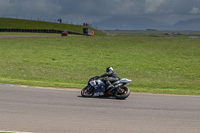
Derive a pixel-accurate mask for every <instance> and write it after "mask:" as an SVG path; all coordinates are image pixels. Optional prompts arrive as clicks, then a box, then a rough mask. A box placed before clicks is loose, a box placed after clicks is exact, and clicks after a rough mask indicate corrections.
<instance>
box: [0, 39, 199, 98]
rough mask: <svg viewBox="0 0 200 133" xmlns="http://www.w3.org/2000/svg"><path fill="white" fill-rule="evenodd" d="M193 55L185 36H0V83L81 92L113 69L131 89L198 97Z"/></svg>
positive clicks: (194, 42) (194, 47) (195, 43)
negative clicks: (107, 69) (73, 89)
mask: <svg viewBox="0 0 200 133" xmlns="http://www.w3.org/2000/svg"><path fill="white" fill-rule="evenodd" d="M199 51H200V40H199V39H188V38H161V37H160V38H155V37H108V36H104V37H103V36H96V37H87V36H69V37H54V38H0V82H1V83H12V84H23V85H34V86H48V87H64V88H67V87H69V88H83V87H84V86H85V85H86V84H87V81H88V79H89V78H90V77H92V76H96V75H101V74H103V73H104V72H105V68H106V67H108V66H113V68H114V69H115V71H116V72H117V73H118V74H119V76H120V77H121V78H129V79H131V80H133V81H132V83H131V84H130V85H129V87H130V89H131V91H134V92H147V93H166V94H185V95H200V68H199V66H200V53H199Z"/></svg>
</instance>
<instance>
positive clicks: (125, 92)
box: [115, 86, 130, 99]
mask: <svg viewBox="0 0 200 133" xmlns="http://www.w3.org/2000/svg"><path fill="white" fill-rule="evenodd" d="M129 95H130V89H129V88H128V87H126V86H120V87H119V88H118V90H117V91H116V93H115V98H116V99H126V98H127V97H128V96H129Z"/></svg>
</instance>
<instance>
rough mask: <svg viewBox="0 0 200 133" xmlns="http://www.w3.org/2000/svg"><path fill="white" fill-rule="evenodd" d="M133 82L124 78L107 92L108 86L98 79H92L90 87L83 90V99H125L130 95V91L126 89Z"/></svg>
mask: <svg viewBox="0 0 200 133" xmlns="http://www.w3.org/2000/svg"><path fill="white" fill-rule="evenodd" d="M130 82H131V80H129V79H126V78H123V79H121V80H119V81H116V82H114V83H113V86H114V87H113V88H110V89H109V90H106V91H105V88H106V84H105V83H104V82H103V81H102V80H100V79H98V78H97V77H92V78H91V79H90V80H89V81H88V85H87V86H86V87H85V88H83V89H82V91H81V95H82V96H83V97H105V96H107V97H110V96H112V97H115V98H116V99H125V98H127V97H128V96H129V95H130V89H129V88H128V87H126V86H127V85H128V84H130Z"/></svg>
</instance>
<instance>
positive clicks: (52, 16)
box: [0, 0, 200, 24]
mask: <svg viewBox="0 0 200 133" xmlns="http://www.w3.org/2000/svg"><path fill="white" fill-rule="evenodd" d="M121 16H142V17H147V18H151V19H153V20H157V21H160V22H165V23H168V24H174V23H175V22H177V21H179V20H187V19H192V18H200V0H0V17H17V18H26V19H31V18H32V19H37V18H38V17H40V18H41V19H44V20H46V21H55V20H56V19H58V18H62V19H63V21H64V22H68V23H71V22H73V23H77V24H78V23H79V24H80V23H82V22H88V23H93V22H98V21H100V20H103V19H108V18H112V17H121Z"/></svg>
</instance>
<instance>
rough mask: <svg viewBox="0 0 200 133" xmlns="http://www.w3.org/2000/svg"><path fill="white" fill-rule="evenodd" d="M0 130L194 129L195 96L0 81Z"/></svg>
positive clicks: (199, 114) (184, 132)
mask: <svg viewBox="0 0 200 133" xmlns="http://www.w3.org/2000/svg"><path fill="white" fill-rule="evenodd" d="M0 130H7V131H26V132H44V133H70V132H71V133H102V132H106V133H121V132H122V133H199V132H200V97H199V96H177V95H155V94H134V93H132V94H131V95H130V96H129V97H128V98H127V99H126V100H116V99H112V98H83V97H81V96H80V91H75V90H74V91H73V90H61V89H58V90H56V89H42V88H35V87H20V86H13V85H4V84H0Z"/></svg>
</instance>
